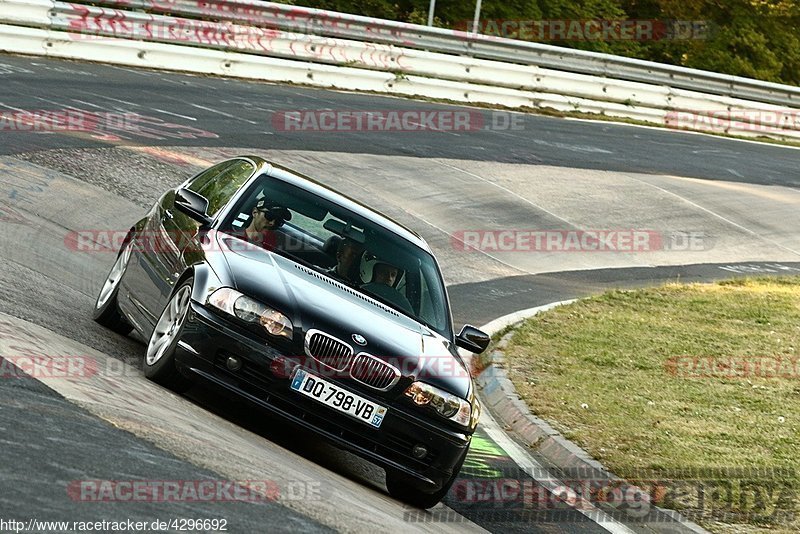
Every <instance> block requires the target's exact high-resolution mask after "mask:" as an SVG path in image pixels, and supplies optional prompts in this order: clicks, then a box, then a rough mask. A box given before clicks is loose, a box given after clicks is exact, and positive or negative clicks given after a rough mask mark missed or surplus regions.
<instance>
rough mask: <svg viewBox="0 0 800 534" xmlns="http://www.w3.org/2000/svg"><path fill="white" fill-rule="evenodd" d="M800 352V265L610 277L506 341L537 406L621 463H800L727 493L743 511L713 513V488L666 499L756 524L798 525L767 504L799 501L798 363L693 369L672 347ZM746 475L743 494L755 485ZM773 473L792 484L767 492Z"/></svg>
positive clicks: (521, 385)
mask: <svg viewBox="0 0 800 534" xmlns="http://www.w3.org/2000/svg"><path fill="white" fill-rule="evenodd" d="M798 356H800V277H789V278H757V279H738V280H735V281H727V282H720V283H716V284H708V285H700V284H693V285H678V284H670V285H666V286H663V287H659V288H654V289H645V290H636V291H613V292H610V293H607V294H605V295H602V296H599V297H595V298H591V299H587V300H583V301H579V302H577V303H574V304H571V305H567V306H562V307H559V308H555V309H553V310H551V311H549V312H546V313H544V314H541V315H539V316H536V317H534V318H532V319H530V320H528V321H526V322H525V323H523V325H522V326H521V327H520V328H519V329H518V330H517V331H516V333H515V334H514V336H513V337H512V339H511V342H510V343H509V345H508V348H507V351H506V360H507V367H508V372H509V378H511V380H512V382H513V383H514V385H515V387H516V388H517V391H518V392H519V394H520V395H521V396H522V398H523V399H524V400H525V401H526V402H527V403H528V406H530V408H531V411H532V412H534V413H535V414H537V415H539V416H541V417H543V418H544V419H546V420H548V421H550V422H551V423H552V424H553V425H554V427H555V428H557V429H559V430H560V431H561V432H562V433H563V434H564V435H565V436H566V437H568V438H569V439H572V440H574V441H576V442H577V443H578V444H579V445H580V446H582V447H584V448H585V449H586V450H588V451H589V452H590V453H591V454H592V455H593V456H594V457H595V458H597V459H598V460H600V461H601V462H602V463H604V464H605V465H606V466H607V467H609V468H610V469H611V470H612V471H614V472H615V473H617V474H618V475H620V476H623V477H627V478H632V479H636V478H641V477H642V472H643V471H644V472H647V473H653V474H654V475H663V476H666V477H669V475H670V473H675V472H676V470H678V469H685V468H692V469H698V470H703V469H715V470H725V469H730V468H753V467H759V468H767V469H777V468H780V469H784V470H790V471H789V472H786V473H784V474H782V475H780V476H777V475H776V477H774V479H773V477H767V479H764V478H763V475H762V477H761V478H760V479H759V480H760V482H758V483H757V485H760V486H762V487H760V488H759V489H758V490H755V491H758V492H760V493H759V494H758V495H760V498H761V504H760V505H752V504H744V505H738V504H733V505H730V506H728V508H730V509H731V510H732V511H733V512H740V513H741V514H742V515H741V516H740V517H735V516H734V517H726V518H721V517H720V514H719V513H717V514H714V513H711V512H710V511H709V509H708V508H709V504H708V502H709V501H708V500H707V501H706V504H705V505H704V506H703V507H700V506H699V505H698V503H697V502H694V501H692V499H689V498H684V499H682V500H680V501H679V502H666V501H665V502H664V503H663V504H664V505H665V506H669V507H674V508H677V509H681V510H683V511H684V512H685V513H687V515H689V516H690V517H692V518H693V519H696V520H698V521H699V522H700V523H701V524H703V525H704V526H706V527H707V528H710V529H712V530H714V531H717V532H726V531H729V530H730V529H731V528H734V526H736V525H735V524H737V523H738V524H739V525H738V527H743V526H744V527H745V530H746V531H748V532H750V531H754V530H755V529H756V528H757V527H763V528H767V529H769V530H771V531H776V530H778V531H781V530H783V529H786V530H785V531H786V532H797V531H800V522H787V520H786V518H776V517H770V514H771V513H772V512H773V511H775V509H776V508H779V509H781V510H785V509H791V511H792V512H794V511H800V504H799V503H798V497H797V495H795V493H796V491H797V489H798V488H800V484H798V478H797V474H796V473H800V454H798V453H799V452H800V446H799V445H798V438H799V437H800V432H798V430H799V429H800V376H798V375H793V376H781V377H774V376H773V377H764V376H721V375H714V376H707V375H706V376H697V375H695V374H692V373H688V374H689V375H691V376H687V373H686V371H685V368H684V367H680V366H679V367H678V368H676V367H674V366H671V365H670V361H674V359H675V358H683V360H680V361H687V360H688V361H691V360H689V359H690V358H694V357H698V358H701V359H702V360H701V361H704V362H709V361H713V360H720V361H723V360H724V359H726V358H727V359H730V358H734V359H740V358H751V359H753V358H756V357H774V358H781V360H782V361H791V360H790V359H794V358H797V357H798ZM794 368H795V369H797V371H798V372H800V364H798V365H795V366H794ZM676 478H680V477H678V476H676ZM701 478H702V476H701ZM731 478H732V479H735V478H736V476H733V475H731ZM741 483H742V481H741V480H739V481H738V482H736V483H735V484H734V488H733V490H732V491H733V495H734V497H735V500H736V501H738V500H739V499H738V498H737V497H740V496H741V494H742V493H747V491H749V490H747V491H745V490H742V489H741V487H740V486H741ZM776 484H777V486H776ZM770 485H772V489H773V490H774V489H775V488H776V487H778V488H779V489H780V488H783V487H784V486H786V487H789V488H790V489H791V492H792V493H791V495H789V494H787V493H785V492H784V493H783V494H782V496H780V495H777V494H776V495H773V496H771V497H770V495H769V492H768V491H766V490H764V488H763V487H766V486H770ZM767 489H769V488H767ZM765 491H766V493H765ZM787 495H789V496H788V498H787ZM781 499H782V500H783V501H787V500H788V501H790V502H779V501H781ZM668 501H669V500H668ZM728 508H726V509H728ZM718 519H723V521H718Z"/></svg>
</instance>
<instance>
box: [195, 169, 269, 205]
mask: <svg viewBox="0 0 800 534" xmlns="http://www.w3.org/2000/svg"><path fill="white" fill-rule="evenodd" d="M228 165H229V166H228V167H227V168H224V169H223V171H222V172H221V173H220V174H219V175H218V176H217V177H216V178H215V179H210V180H208V181H207V182H206V183H205V184H203V185H202V187H200V188H199V189H197V192H198V193H200V194H201V195H203V196H204V197H206V198H207V199H208V214H209V215H210V216H212V217H213V216H214V215H216V214H217V212H218V211H219V210H220V209H221V208H222V207H223V206H224V205H225V204H227V203H228V201H230V199H231V198H232V197H233V195H235V194H236V192H237V191H238V190H239V189H240V188H241V187H242V186H243V185H244V183H245V182H246V181H247V179H248V178H250V176H252V174H253V172H254V171H255V167H253V165H252V164H251V163H249V162H247V161H244V160H236V161H234V162H232V163H231V162H229V163H228ZM198 178H200V177H198ZM192 185H194V183H193V184H192ZM190 189H191V187H190Z"/></svg>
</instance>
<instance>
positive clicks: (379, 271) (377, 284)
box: [361, 260, 414, 315]
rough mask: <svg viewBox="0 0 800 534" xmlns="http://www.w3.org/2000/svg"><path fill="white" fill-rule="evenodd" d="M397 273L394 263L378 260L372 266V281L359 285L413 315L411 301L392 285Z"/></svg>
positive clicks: (398, 270)
mask: <svg viewBox="0 0 800 534" xmlns="http://www.w3.org/2000/svg"><path fill="white" fill-rule="evenodd" d="M399 273H400V269H398V268H397V267H395V266H394V265H392V264H390V263H387V262H385V261H383V260H378V261H377V262H376V263H375V265H374V266H373V267H372V281H371V282H370V283H368V284H364V285H363V286H361V289H363V290H365V291H367V292H369V293H372V294H373V295H375V296H376V297H379V298H381V299H382V300H385V301H386V302H389V303H391V304H393V305H395V306H397V307H398V308H400V309H402V310H403V311H405V312H406V313H408V314H411V315H413V313H414V311H413V309H412V308H411V302H409V300H408V299H407V298H406V297H405V295H403V294H402V293H400V291H398V290H397V288H395V287H394V284H395V282H396V281H397V277H398V274H399Z"/></svg>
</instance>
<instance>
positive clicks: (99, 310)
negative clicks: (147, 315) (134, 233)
mask: <svg viewBox="0 0 800 534" xmlns="http://www.w3.org/2000/svg"><path fill="white" fill-rule="evenodd" d="M130 243H131V234H128V237H126V238H125V241H124V242H123V244H122V249H121V250H120V251H119V254H117V259H116V261H115V262H114V265H113V266H112V267H111V271H109V273H108V276H106V281H105V282H104V283H103V287H102V288H101V289H100V293H98V295H97V300H96V301H95V303H94V311H93V313H92V319H94V320H95V321H96V322H97V323H99V324H101V325H103V326H105V327H106V328H110V329H111V330H113V331H114V332H116V333H118V334H121V335H123V336H126V335H128V334H129V333H130V331H131V330H133V326H131V324H130V323H129V322H128V320H127V319H125V317H124V316H123V315H122V314H121V313H120V311H119V306H118V305H117V296H118V294H119V284H120V281H121V280H122V277H123V276H124V275H125V270H126V269H127V268H128V261H130V259H131V246H130Z"/></svg>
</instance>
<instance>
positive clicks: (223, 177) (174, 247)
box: [131, 159, 255, 326]
mask: <svg viewBox="0 0 800 534" xmlns="http://www.w3.org/2000/svg"><path fill="white" fill-rule="evenodd" d="M254 170H255V166H254V165H253V164H252V163H250V162H249V161H247V160H242V159H234V160H228V161H224V162H222V163H220V164H217V165H214V166H213V167H211V168H209V169H206V170H205V171H203V172H201V173H200V174H198V175H196V176H195V177H194V178H192V179H191V180H190V181H189V182H188V183H187V184H186V185H185V187H186V188H187V189H191V190H192V191H195V192H196V193H199V194H201V195H203V196H206V198H208V200H209V208H208V215H210V216H211V217H212V218H213V217H214V216H215V215H216V214H217V213H218V212H219V210H220V209H221V208H222V207H223V206H224V205H225V204H226V203H227V202H228V201H229V200H230V198H231V197H232V196H233V195H234V194H235V193H236V191H237V190H238V189H239V187H241V185H242V184H244V183H245V182H246V181H247V179H248V178H249V177H250V176H251V175H252V174H253V171H254ZM176 191H177V189H174V190H170V191H168V192H167V193H166V194H165V195H164V196H163V197H162V198H161V200H160V202H159V204H158V205H157V207H156V209H155V210H154V213H153V215H152V217H151V219H150V224H149V225H148V227H147V228H146V229H145V232H144V234H145V238H146V245H145V246H143V247H141V248H142V252H141V253H140V254H139V255H138V260H139V261H138V262H137V263H138V268H139V269H138V270H139V271H140V272H139V273H138V277H139V278H140V282H141V283H137V284H136V300H137V301H138V303H139V305H140V306H141V307H143V308H144V310H143V311H144V312H145V314H144V315H145V316H146V318H147V319H148V322H150V323H151V326H152V323H154V322H155V320H156V319H157V318H158V316H159V314H160V313H161V311H162V310H163V308H164V306H165V305H166V302H167V299H168V297H169V295H170V293H171V292H172V288H173V286H174V285H175V283H176V282H177V280H178V278H179V277H180V276H181V274H183V272H184V270H185V269H186V261H185V258H184V252H185V251H187V250H199V246H198V244H197V240H196V238H197V234H198V230H199V227H200V223H198V222H197V221H195V220H194V219H192V218H190V217H189V216H188V215H185V214H184V213H182V212H180V211H178V210H177V209H176V208H175V193H176ZM131 274H133V273H131ZM134 276H135V275H134Z"/></svg>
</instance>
